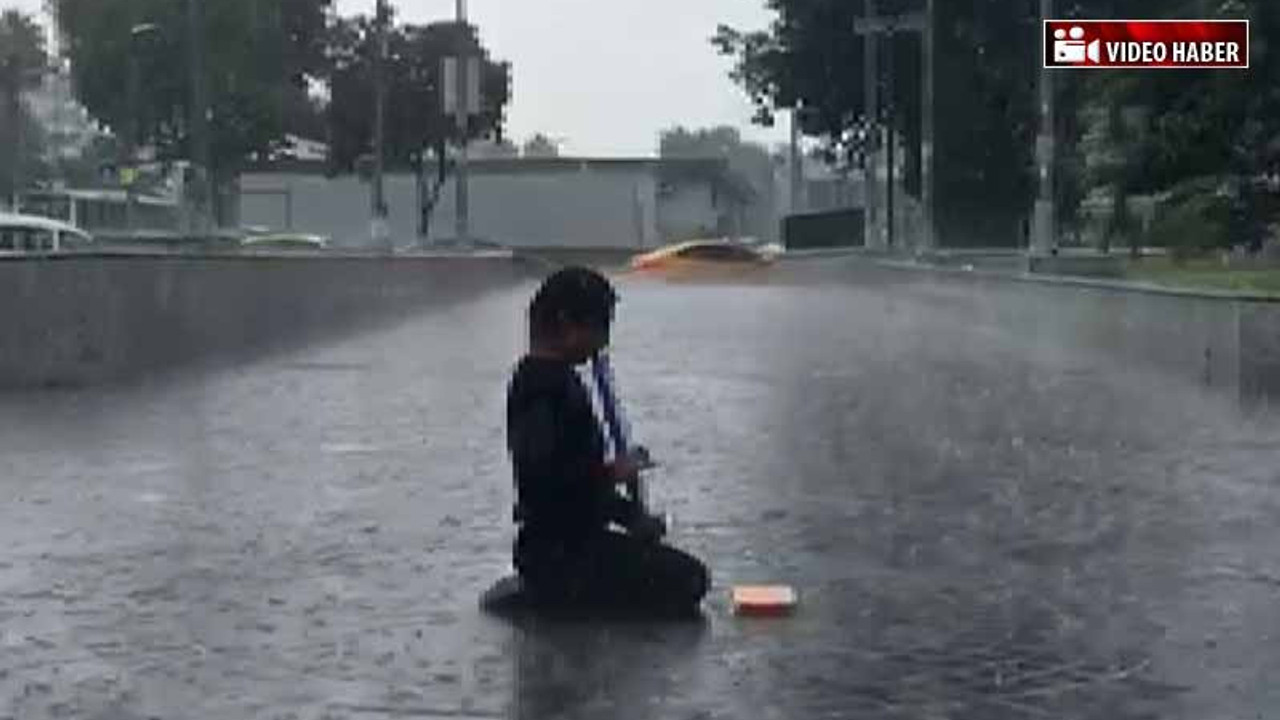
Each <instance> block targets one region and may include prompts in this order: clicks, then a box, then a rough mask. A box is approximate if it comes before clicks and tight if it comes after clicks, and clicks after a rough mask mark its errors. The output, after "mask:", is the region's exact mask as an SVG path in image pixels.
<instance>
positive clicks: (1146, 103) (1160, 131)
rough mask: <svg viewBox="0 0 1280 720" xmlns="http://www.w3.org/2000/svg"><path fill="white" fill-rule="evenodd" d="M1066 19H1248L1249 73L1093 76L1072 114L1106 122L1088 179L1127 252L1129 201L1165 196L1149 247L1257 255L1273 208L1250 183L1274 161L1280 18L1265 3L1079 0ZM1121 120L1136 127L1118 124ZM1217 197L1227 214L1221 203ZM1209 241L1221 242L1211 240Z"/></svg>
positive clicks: (1279, 132) (1279, 120) (1279, 110)
mask: <svg viewBox="0 0 1280 720" xmlns="http://www.w3.org/2000/svg"><path fill="white" fill-rule="evenodd" d="M1071 13H1072V14H1073V15H1076V16H1089V17H1170V18H1176V17H1205V18H1214V17H1222V18H1241V17H1247V18H1249V19H1250V20H1251V26H1250V31H1251V34H1252V36H1253V40H1252V42H1251V50H1252V57H1251V58H1250V66H1251V67H1250V70H1249V71H1248V72H1212V71H1180V72H1177V73H1139V72H1118V73H1097V74H1091V77H1089V78H1088V79H1087V80H1085V79H1081V80H1080V81H1079V84H1080V86H1081V87H1080V92H1079V100H1080V102H1079V105H1078V107H1079V109H1080V111H1081V112H1082V113H1087V114H1092V115H1093V116H1095V117H1098V118H1103V119H1105V123H1106V128H1105V129H1106V132H1105V133H1103V135H1104V138H1105V142H1104V143H1102V147H1100V148H1098V149H1096V150H1095V152H1096V153H1097V154H1098V155H1100V156H1101V160H1100V161H1099V160H1095V161H1094V162H1093V164H1094V165H1095V166H1097V167H1098V168H1099V171H1097V172H1094V173H1091V174H1090V176H1089V177H1088V178H1087V181H1088V182H1089V184H1091V185H1092V186H1094V187H1106V188H1108V189H1109V193H1110V195H1111V198H1112V218H1111V219H1110V221H1109V223H1108V225H1109V227H1111V228H1114V229H1115V230H1116V231H1117V232H1123V233H1128V234H1129V235H1130V238H1129V239H1130V244H1131V246H1136V243H1137V242H1138V240H1139V239H1140V238H1138V237H1137V234H1138V233H1137V232H1136V229H1134V228H1132V227H1130V226H1129V225H1130V223H1129V221H1130V218H1129V217H1128V209H1127V208H1128V198H1129V196H1130V195H1135V194H1145V195H1165V194H1168V195H1169V197H1170V203H1172V204H1171V205H1170V206H1169V207H1168V216H1169V219H1168V220H1167V221H1166V222H1163V223H1159V224H1158V225H1157V235H1156V236H1155V237H1152V238H1147V240H1148V241H1154V242H1158V243H1160V244H1166V243H1170V244H1185V243H1192V244H1196V245H1205V244H1233V243H1239V244H1247V245H1250V246H1252V247H1255V248H1256V247H1257V246H1258V245H1259V244H1260V242H1261V239H1262V237H1263V236H1264V235H1265V233H1266V232H1267V229H1266V226H1267V223H1268V222H1269V221H1270V220H1271V219H1272V215H1273V214H1274V209H1273V208H1270V207H1268V206H1267V205H1266V204H1265V203H1263V202H1261V199H1260V197H1259V193H1258V191H1257V183H1256V182H1255V179H1256V178H1258V177H1259V176H1261V175H1264V174H1266V173H1267V172H1268V171H1269V170H1271V169H1272V168H1273V167H1275V165H1276V162H1277V160H1280V156H1278V155H1277V153H1276V152H1275V150H1276V149H1280V146H1277V145H1276V143H1275V139H1276V138H1278V137H1280V90H1277V88H1276V87H1275V82H1274V79H1275V78H1276V77H1277V76H1278V75H1280V53H1277V52H1276V51H1275V49H1274V47H1275V44H1276V43H1277V42H1280V10H1278V9H1277V8H1276V7H1275V4H1274V3H1272V2H1267V0H1181V1H1179V2H1168V0H1127V2H1124V3H1121V2H1119V1H1118V0H1079V1H1078V2H1077V3H1076V4H1075V6H1074V7H1073V8H1072V9H1071ZM1122 114H1127V115H1128V116H1129V117H1140V118H1142V122H1140V123H1133V122H1124V121H1123V120H1121V119H1119V118H1120V115H1122ZM1223 190H1226V191H1227V192H1226V195H1225V196H1222V197H1225V198H1226V204H1225V206H1224V205H1223V203H1222V202H1221V198H1220V197H1219V196H1220V192H1221V191H1223ZM1211 196H1212V197H1211ZM1215 198H1217V199H1215ZM1191 228H1194V231H1192V230H1191ZM1113 234H1115V233H1113ZM1193 235H1194V237H1193ZM1170 236H1172V237H1170ZM1210 237H1213V238H1217V239H1215V240H1213V241H1212V242H1209V241H1208V238H1210Z"/></svg>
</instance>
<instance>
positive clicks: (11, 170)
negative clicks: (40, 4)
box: [0, 10, 48, 201]
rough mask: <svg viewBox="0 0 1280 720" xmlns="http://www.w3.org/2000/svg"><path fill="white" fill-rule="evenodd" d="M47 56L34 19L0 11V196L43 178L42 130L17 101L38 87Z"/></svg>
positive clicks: (44, 172)
mask: <svg viewBox="0 0 1280 720" xmlns="http://www.w3.org/2000/svg"><path fill="white" fill-rule="evenodd" d="M46 64H47V58H46V56H45V49H44V35H43V33H42V31H41V29H40V26H39V25H38V24H37V23H36V21H35V20H34V19H33V18H31V17H30V16H28V15H25V14H23V13H20V12H18V11H16V10H5V11H4V13H3V14H0V168H2V170H0V198H3V199H4V200H6V201H7V200H8V198H9V197H10V196H11V195H12V194H13V192H14V189H15V185H26V184H29V183H30V182H32V181H34V180H40V179H43V178H44V177H45V176H46V175H47V172H48V168H47V167H46V165H45V163H44V162H43V160H42V158H41V148H42V146H43V133H42V131H41V128H40V127H39V125H38V124H37V123H35V122H34V120H33V119H32V117H31V114H30V112H29V111H28V110H27V109H26V107H25V106H24V105H23V103H22V102H21V97H22V93H23V92H24V91H27V90H31V89H34V88H36V87H39V85H40V80H41V77H42V75H43V73H44V69H45V66H46Z"/></svg>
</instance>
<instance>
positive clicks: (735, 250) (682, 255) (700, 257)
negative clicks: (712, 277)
mask: <svg viewBox="0 0 1280 720" xmlns="http://www.w3.org/2000/svg"><path fill="white" fill-rule="evenodd" d="M774 259H775V253H772V252H770V251H769V250H767V249H765V248H759V247H752V246H749V245H743V244H741V243H736V242H733V241H731V240H690V241H688V242H682V243H676V244H674V245H668V246H667V247H663V248H659V249H657V250H654V251H652V252H648V253H645V254H643V255H640V256H637V257H636V258H634V259H633V260H632V261H631V269H632V270H633V271H635V272H640V273H656V274H663V275H676V276H679V275H686V274H688V275H699V274H704V273H711V274H719V273H723V272H729V273H731V274H732V273H739V272H744V271H754V270H760V269H763V268H766V267H768V266H769V265H771V264H773V261H774Z"/></svg>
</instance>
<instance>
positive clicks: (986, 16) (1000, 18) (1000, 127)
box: [712, 0, 1040, 245]
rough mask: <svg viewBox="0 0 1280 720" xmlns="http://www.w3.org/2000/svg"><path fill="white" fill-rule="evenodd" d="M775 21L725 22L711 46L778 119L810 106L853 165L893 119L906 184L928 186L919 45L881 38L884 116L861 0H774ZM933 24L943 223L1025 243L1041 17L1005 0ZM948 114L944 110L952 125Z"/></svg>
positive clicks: (808, 119)
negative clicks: (861, 30)
mask: <svg viewBox="0 0 1280 720" xmlns="http://www.w3.org/2000/svg"><path fill="white" fill-rule="evenodd" d="M768 6H769V7H770V8H771V9H772V10H774V11H775V12H776V13H777V18H776V19H775V21H774V22H773V24H772V25H771V26H770V27H769V29H767V30H763V31H754V32H741V31H739V30H736V29H733V28H728V27H721V28H720V29H719V31H718V32H717V34H716V36H715V37H714V38H713V40H712V42H713V44H714V45H715V46H716V47H717V49H718V50H719V52H720V53H722V54H725V55H728V56H731V57H733V58H734V61H735V64H734V68H733V70H732V72H731V77H733V78H734V79H735V80H736V81H737V82H738V83H739V84H740V85H741V86H742V87H743V88H744V89H745V90H746V92H747V94H748V95H749V97H750V98H751V100H752V101H753V102H754V103H755V105H756V107H757V114H756V121H757V122H760V123H764V124H770V123H771V122H772V121H773V115H774V113H775V112H776V111H777V110H779V109H783V108H792V107H799V108H800V109H801V113H800V120H801V128H802V130H803V132H804V133H805V134H806V135H810V136H814V137H817V138H819V139H821V140H822V141H823V143H824V145H825V148H826V156H827V157H828V158H829V159H831V160H832V161H834V162H836V163H837V164H838V165H843V166H845V167H849V166H858V165H861V164H862V161H863V159H864V157H865V152H866V150H867V145H868V143H869V142H871V138H873V137H874V135H872V134H871V133H869V132H868V131H869V130H870V129H872V128H884V127H891V128H893V129H894V131H895V132H896V133H897V134H898V135H899V136H901V137H903V138H904V139H905V140H906V141H907V143H906V144H907V147H908V156H907V158H906V164H907V167H908V173H907V176H906V177H905V178H904V184H905V186H906V189H907V191H908V192H909V193H911V194H918V193H919V191H920V188H919V178H920V173H919V168H920V166H921V157H920V152H919V144H920V143H919V142H918V139H919V133H920V125H921V115H920V113H921V105H920V95H921V78H922V70H923V67H922V66H921V63H920V58H921V47H920V39H919V37H918V35H915V34H910V33H898V34H895V35H894V36H892V40H891V41H885V42H882V43H880V52H881V59H880V64H881V67H882V68H885V67H886V66H889V67H892V68H893V69H894V72H893V77H894V78H895V81H894V82H893V83H891V84H890V83H888V77H889V75H888V73H883V74H882V77H881V78H880V79H879V82H880V85H881V91H882V97H883V98H884V105H885V106H886V109H885V110H884V112H883V114H882V115H881V117H875V118H868V117H866V113H865V102H864V92H863V91H864V88H863V73H862V72H861V68H862V67H863V61H864V55H863V52H864V43H865V40H864V39H863V37H861V36H858V35H855V34H854V32H853V28H854V25H855V20H856V19H858V18H859V17H862V16H864V15H865V10H864V3H863V2H858V1H856V0H854V1H850V0H769V2H768ZM922 7H923V3H922V2H920V0H896V1H894V2H890V1H888V0H885V1H883V2H880V3H878V12H879V13H880V14H881V15H892V14H897V13H901V12H908V11H919V10H920V9H922ZM935 7H936V10H935V13H936V15H935V23H936V26H937V28H939V29H938V31H937V32H935V38H936V46H935V51H936V58H937V62H936V65H935V68H934V70H935V88H936V97H935V113H936V117H935V123H934V128H935V136H934V155H935V157H936V158H938V161H937V163H936V164H935V176H934V182H935V190H936V196H935V203H936V205H935V225H936V227H937V229H938V232H939V236H940V237H941V238H942V240H943V242H944V243H945V244H950V245H1001V244H1014V243H1017V242H1020V239H1021V233H1020V232H1019V230H1018V228H1019V226H1020V224H1021V221H1022V220H1023V219H1024V218H1025V217H1026V216H1027V214H1028V212H1029V207H1030V204H1031V198H1032V195H1033V193H1034V188H1035V183H1034V182H1033V181H1032V180H1033V172H1032V162H1031V159H1032V157H1031V156H1032V147H1033V143H1032V140H1033V137H1034V134H1035V128H1036V115H1035V103H1034V100H1033V91H1034V87H1035V82H1034V80H1035V73H1036V72H1037V68H1038V67H1039V62H1038V60H1037V55H1038V53H1039V47H1040V44H1039V42H1038V34H1037V31H1038V28H1039V18H1038V17H1037V16H1036V15H1035V13H1034V12H1033V10H1034V9H1035V8H1033V7H1032V4H1031V3H1025V4H1023V3H1019V4H1017V5H1016V6H1014V7H1012V8H1011V7H1010V4H1009V3H1008V2H1007V0H957V1H956V2H947V3H937V4H936V6H935ZM940 118H946V122H942V121H941V120H940Z"/></svg>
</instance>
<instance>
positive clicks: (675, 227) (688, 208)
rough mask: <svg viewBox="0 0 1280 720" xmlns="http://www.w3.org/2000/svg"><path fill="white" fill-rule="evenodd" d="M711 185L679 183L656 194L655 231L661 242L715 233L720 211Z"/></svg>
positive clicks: (717, 227)
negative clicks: (662, 240)
mask: <svg viewBox="0 0 1280 720" xmlns="http://www.w3.org/2000/svg"><path fill="white" fill-rule="evenodd" d="M712 196H713V193H712V190H711V186H710V185H709V184H706V183H696V184H692V183H690V184H685V183H680V184H676V185H672V186H669V189H668V191H667V192H664V193H662V194H660V195H659V196H658V233H659V234H660V235H661V236H662V237H663V239H664V240H665V241H668V242H674V241H679V240H688V239H692V238H700V237H710V236H714V235H716V234H717V233H718V232H719V218H720V213H721V210H720V209H719V208H717V207H714V205H720V203H719V202H716V203H714V204H713V200H720V199H719V198H713V197H712Z"/></svg>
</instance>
